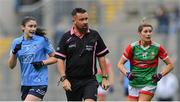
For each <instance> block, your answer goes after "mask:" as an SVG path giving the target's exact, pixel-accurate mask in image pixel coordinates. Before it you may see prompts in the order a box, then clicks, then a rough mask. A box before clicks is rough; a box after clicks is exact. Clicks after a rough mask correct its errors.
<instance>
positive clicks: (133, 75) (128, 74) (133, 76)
mask: <svg viewBox="0 0 180 102" xmlns="http://www.w3.org/2000/svg"><path fill="white" fill-rule="evenodd" d="M126 76H127V78H128V79H129V80H130V81H132V80H133V79H134V78H136V76H135V73H131V72H127V74H126Z"/></svg>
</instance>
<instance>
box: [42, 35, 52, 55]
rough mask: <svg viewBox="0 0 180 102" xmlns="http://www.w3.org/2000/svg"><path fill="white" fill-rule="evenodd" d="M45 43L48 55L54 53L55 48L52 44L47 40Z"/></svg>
mask: <svg viewBox="0 0 180 102" xmlns="http://www.w3.org/2000/svg"><path fill="white" fill-rule="evenodd" d="M44 41H45V51H46V53H47V54H50V53H52V52H54V48H53V46H52V44H51V42H50V41H49V40H46V39H45V40H44Z"/></svg>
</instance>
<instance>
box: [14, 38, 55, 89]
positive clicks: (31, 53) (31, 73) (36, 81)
mask: <svg viewBox="0 0 180 102" xmlns="http://www.w3.org/2000/svg"><path fill="white" fill-rule="evenodd" d="M20 42H22V46H21V50H19V51H18V53H17V54H16V56H17V58H18V59H19V62H20V66H21V85H24V86H37V85H48V70H47V66H43V67H42V68H40V69H39V70H35V68H34V67H33V65H32V64H31V62H36V61H42V60H46V59H47V54H50V53H52V52H54V49H53V47H52V44H51V43H50V42H49V41H48V40H47V39H45V38H44V37H41V36H37V35H33V37H32V38H30V39H28V40H25V39H24V36H21V37H19V38H16V39H15V40H14V41H13V43H12V46H11V52H12V49H14V48H15V45H16V44H19V43H20Z"/></svg>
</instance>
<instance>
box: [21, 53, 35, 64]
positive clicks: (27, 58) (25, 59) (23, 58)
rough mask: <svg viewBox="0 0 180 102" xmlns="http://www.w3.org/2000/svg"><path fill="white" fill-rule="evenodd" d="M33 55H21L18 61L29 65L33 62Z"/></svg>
mask: <svg viewBox="0 0 180 102" xmlns="http://www.w3.org/2000/svg"><path fill="white" fill-rule="evenodd" d="M33 58H34V54H26V55H21V56H20V60H21V62H22V63H31V62H32V61H33Z"/></svg>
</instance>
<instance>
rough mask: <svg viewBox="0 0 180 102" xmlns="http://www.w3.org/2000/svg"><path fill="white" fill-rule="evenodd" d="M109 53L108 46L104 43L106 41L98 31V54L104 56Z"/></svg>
mask: <svg viewBox="0 0 180 102" xmlns="http://www.w3.org/2000/svg"><path fill="white" fill-rule="evenodd" d="M108 53H109V50H108V48H107V47H106V45H105V44H104V41H103V40H102V38H101V36H100V35H99V33H97V46H96V56H97V57H102V56H105V55H106V54H108Z"/></svg>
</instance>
